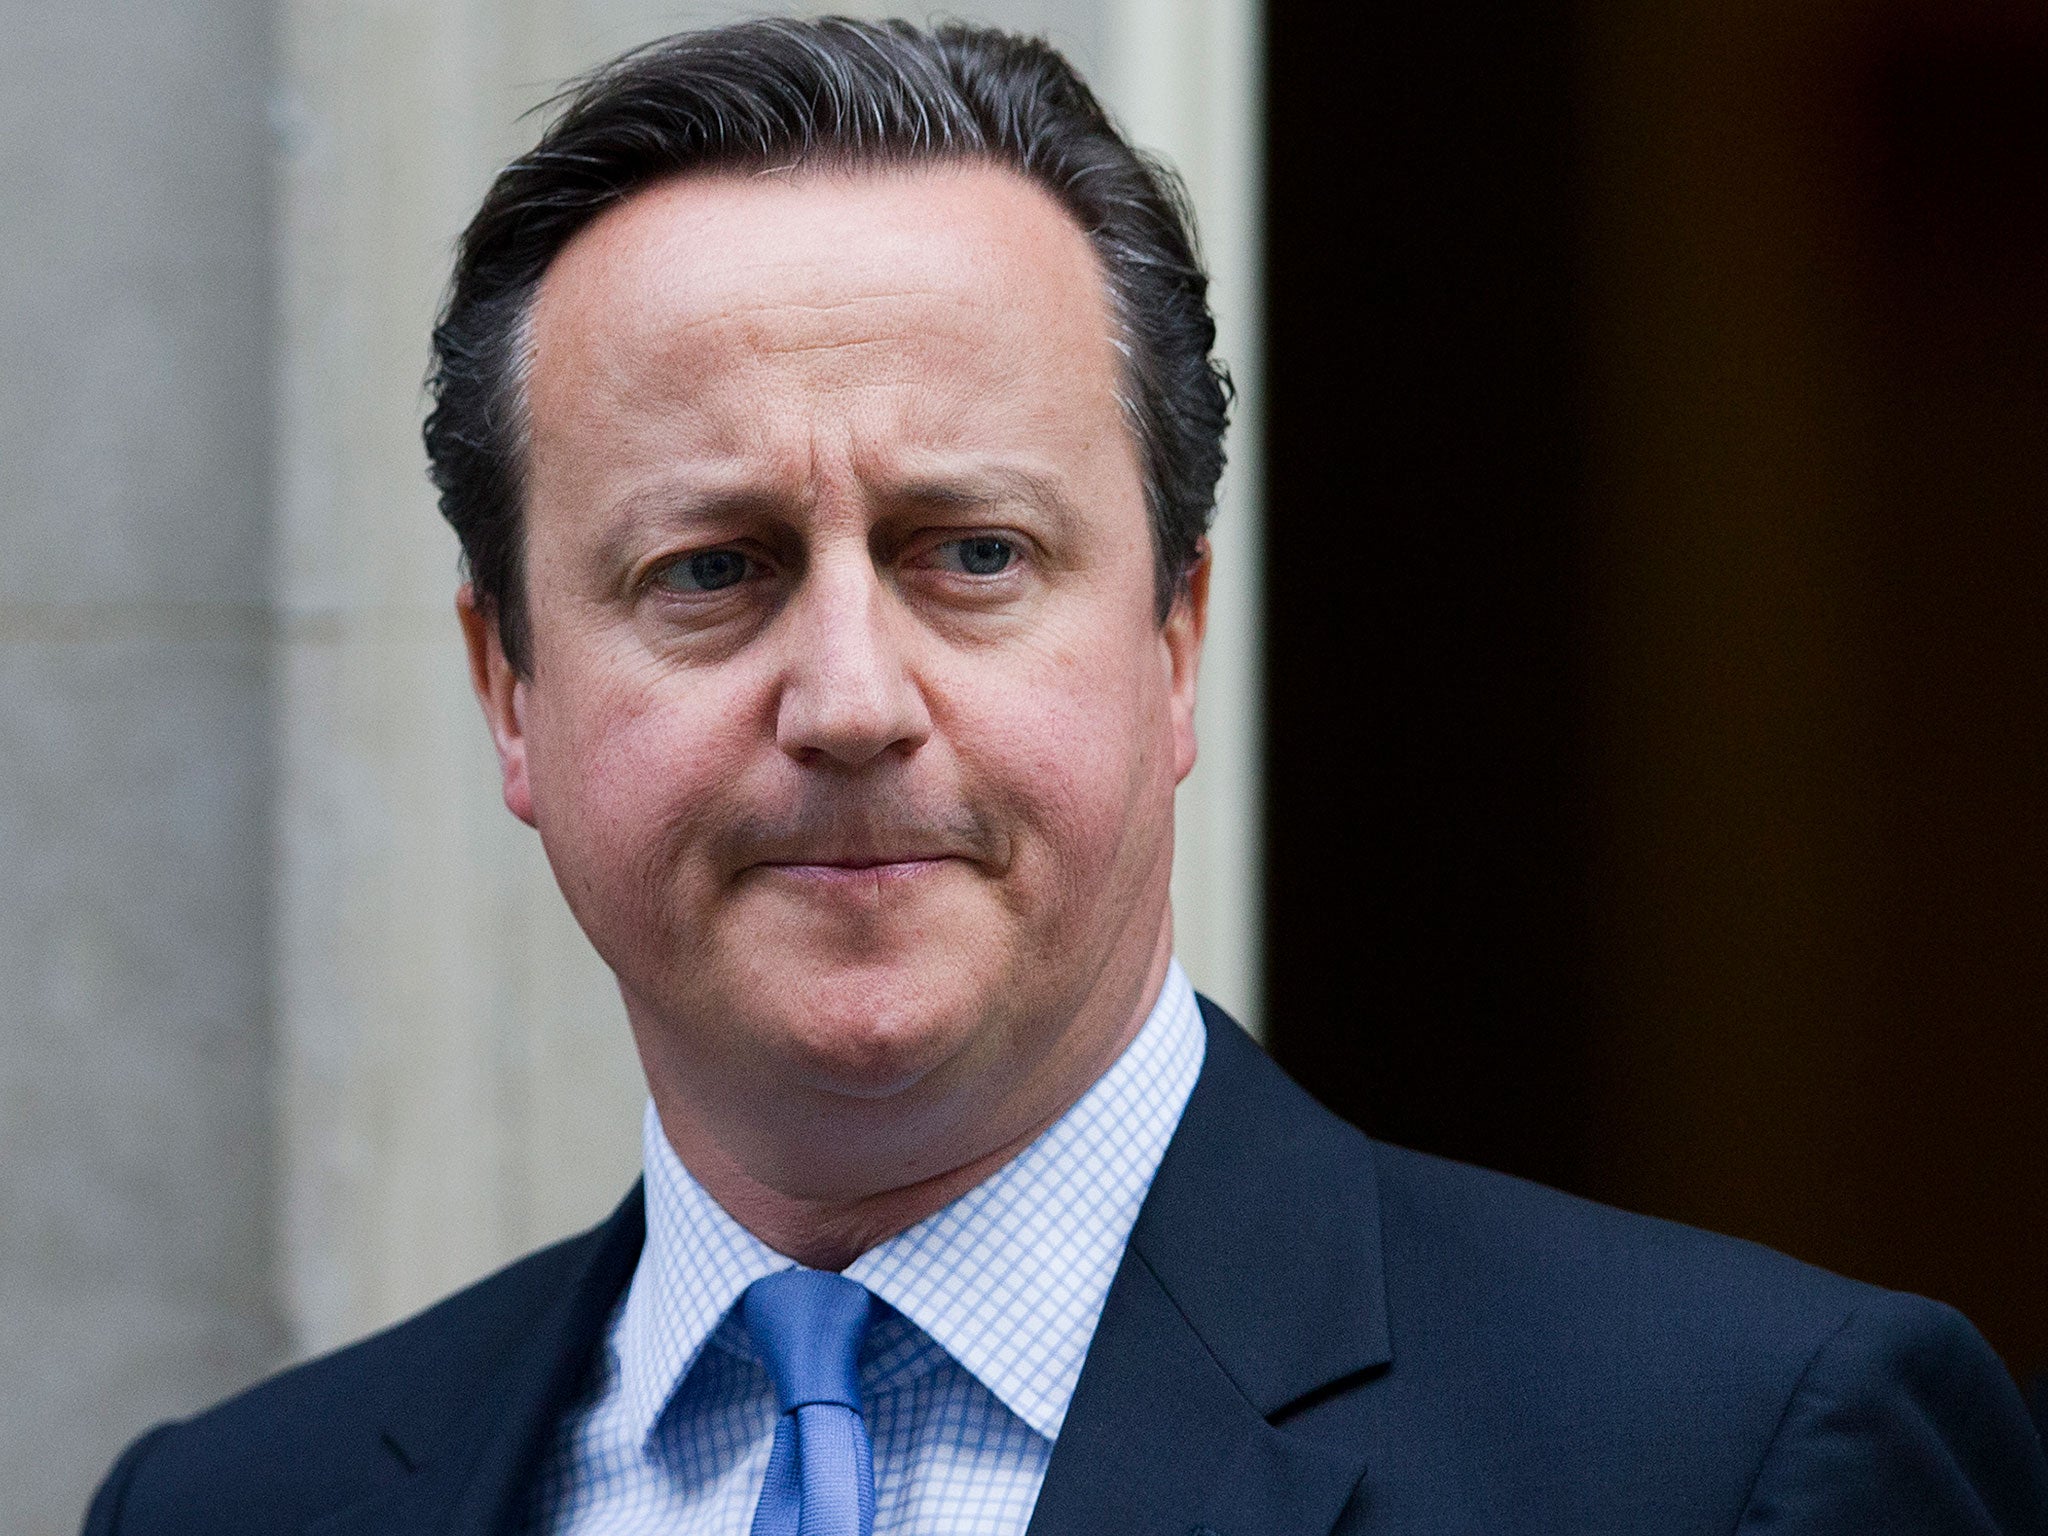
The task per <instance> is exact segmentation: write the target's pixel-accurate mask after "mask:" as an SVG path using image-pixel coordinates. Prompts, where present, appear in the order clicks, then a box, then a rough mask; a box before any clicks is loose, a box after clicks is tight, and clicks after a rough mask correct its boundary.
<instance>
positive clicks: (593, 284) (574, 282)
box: [529, 163, 1118, 436]
mask: <svg viewBox="0 0 2048 1536" xmlns="http://www.w3.org/2000/svg"><path fill="white" fill-rule="evenodd" d="M529 338H530V343H531V346H532V361H531V372H530V375H529V378H530V389H531V396H530V404H531V407H532V411H533V417H534V421H535V426H536V434H537V436H538V435H539V434H540V432H541V431H542V430H544V429H545V428H547V427H549V426H553V427H555V428H558V429H564V430H567V429H573V427H574V426H575V425H577V424H578V423H582V424H585V425H598V424H599V423H598V422H597V421H595V420H594V419H593V413H598V414H601V415H602V416H603V418H604V424H605V425H607V426H614V427H615V426H616V425H617V423H618V418H619V416H620V415H621V413H622V412H623V413H625V414H631V413H632V412H633V411H634V410H636V409H638V410H651V409H657V408H660V407H662V406H670V407H673V406H678V405H684V406H689V407H694V408H698V409H699V411H700V413H702V412H709V413H710V414H711V415H713V416H716V415H718V414H720V412H719V410H718V406H719V404H720V402H721V401H722V402H724V405H725V406H726V409H725V411H724V413H723V414H725V415H727V416H744V415H745V414H746V412H745V411H744V410H743V409H735V407H736V406H737V405H738V404H739V402H747V403H750V404H753V405H758V406H763V407H768V408H770V409H771V410H777V409H779V410H780V411H781V412H783V413H784V414H789V413H790V412H791V411H792V410H793V409H794V408H795V407H796V406H797V404H798V402H797V401H796V400H795V399H794V398H793V397H794V396H798V395H801V396H802V397H803V401H802V403H803V404H804V405H805V406H808V405H809V404H812V403H814V402H815V400H816V399H817V398H818V397H820V396H825V395H842V396H843V395H850V394H860V395H866V396H869V397H875V398H874V401H873V403H874V404H875V406H876V407H877V408H879V407H881V406H885V405H886V404H887V400H886V399H883V398H881V397H883V396H890V395H893V397H894V399H895V405H896V410H897V414H898V416H899V417H900V418H905V419H899V420H898V421H896V422H895V423H894V425H895V427H896V428H898V429H901V428H903V427H906V426H908V425H910V421H909V420H908V417H909V416H916V415H920V414H925V415H929V417H930V418H931V421H933V422H936V421H944V420H947V419H949V418H951V417H952V416H955V415H957V414H959V412H960V411H961V410H963V409H964V410H967V411H968V413H969V414H980V415H982V416H987V415H990V414H992V413H993V414H1001V413H1003V412H1005V411H1007V412H1008V413H1009V414H1011V415H1013V416H1014V415H1017V414H1018V413H1020V412H1021V413H1022V414H1023V415H1024V416H1026V417H1032V416H1037V417H1043V416H1044V415H1045V412H1046V411H1047V410H1048V409H1050V408H1053V407H1054V406H1055V405H1056V403H1057V402H1058V400H1059V398H1060V397H1064V399H1065V403H1066V404H1067V405H1068V406H1078V407H1080V408H1081V409H1082V410H1083V412H1084V414H1087V415H1090V416H1093V415H1097V414H1099V411H1100V409H1101V408H1102V407H1103V406H1105V405H1106V406H1108V407H1109V408H1110V409H1111V410H1112V411H1114V409H1115V407H1114V395H1115V392H1116V388H1117V383H1118V362H1117V358H1118V351H1117V345H1116V336H1115V331H1114V324H1113V321H1112V318H1111V309H1110V305H1109V301H1108V296H1107V289H1106V285H1105V283H1104V281H1103V277H1102V272H1101V267H1100V264H1099V262H1098V260H1097V258H1096V256H1095V253H1094V251H1093V249H1092V247H1091V246H1090V245H1089V243H1088V240H1087V238H1086V236H1085V235H1084V234H1083V233H1082V232H1081V230H1080V228H1079V227H1078V226H1077V225H1076V224H1075V223H1074V221H1073V219H1072V218H1071V217H1070V216H1069V215H1068V214H1067V213H1066V212H1065V210H1064V209H1062V208H1061V207H1060V206H1059V205H1058V204H1057V203H1056V202H1055V201H1054V200H1053V199H1052V198H1051V196H1050V195H1049V194H1047V193H1046V192H1044V191H1043V190H1042V189H1040V188H1038V187H1037V186H1035V185H1033V184H1032V183H1031V182H1029V181H1027V180H1026V179H1024V178H1023V177H1021V176H1019V175H1017V174H1015V173H1013V172H1010V171H1008V170H1005V169H1001V168H998V167H993V166H987V165H981V164H975V163H952V164H940V165H928V166H920V167H916V168H909V169H901V170H897V169H888V170H879V171H878V170H841V169H834V168H826V169H818V170H803V171H798V172H794V173H779V174H748V175H740V174H727V173H720V174H706V175H693V176H687V177H681V178H677V179H675V180H672V181H668V182H664V183H660V184H657V185H655V186H653V187H650V188H648V189H646V190H643V191H641V192H639V193H637V194H636V195H634V196H633V197H631V198H629V199H627V200H626V201H625V202H623V203H621V204H619V205H618V206H617V207H615V208H613V209H611V210H609V211H608V212H607V213H606V214H605V215H603V216H602V217H601V218H599V219H597V220H596V221H594V222H593V223H592V224H591V225H590V226H589V227H588V228H586V229H585V230H583V231H581V232H580V233H579V234H578V235H577V237H576V238H575V239H574V240H572V241H571V242H570V244H569V245H568V247H567V248H565V249H564V250H563V252H562V253H561V254H560V255H559V256H558V257H557V258H556V260H555V262H554V263H553V265H552V266H551V267H550V268H549V269H548V272H547V274H546V276H545V278H544V279H543V281H542V284H541V288H540V291H539V293H538V295H537V297H536V300H535V305H534V313H533V317H532V325H531V328H530V331H529ZM1097 397H1100V398H1097ZM906 413H907V414H906ZM795 414H799V415H801V414H802V411H801V410H795ZM868 414H869V415H873V414H874V411H872V410H870V411H869V412H868ZM736 424H737V423H736V422H734V421H728V422H726V423H725V426H726V427H727V428H731V427H733V426H735V425H736ZM930 424H931V423H930V422H927V423H926V425H930ZM1041 424H1044V423H1041ZM988 425H989V423H988V422H986V421H984V422H982V423H981V426H982V427H983V428H984V429H985V428H986V427H987V426H988Z"/></svg>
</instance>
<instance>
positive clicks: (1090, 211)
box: [425, 17, 1231, 672]
mask: <svg viewBox="0 0 2048 1536" xmlns="http://www.w3.org/2000/svg"><path fill="white" fill-rule="evenodd" d="M555 100H556V102H557V103H560V104H562V111H561V113H560V115H559V116H558V117H557V118H556V119H555V120H554V122H553V123H552V124H551V125H550V126H549V127H548V129H547V131H546V132H545V133H544V134H543V135H542V136H541V139H540V142H539V143H538V144H536V145H535V146H534V148H533V150H532V152H531V153H529V154H526V155H524V156H522V157H520V158H519V159H518V160H515V161H513V162H512V163H511V164H510V165H508V166H506V167H505V169H504V170H503V171H501V172H499V174H498V177H497V179H496V180H495V181H494V182H492V184H491V188H490V191H489V192H488V193H487V194H486V195H485V197H484V201H483V206H482V207H480V208H479V209H478V210H477V214H476V217H475V218H474V219H472V220H471V221H470V224H469V227H468V229H467V230H465V231H464V232H463V235H462V240H461V243H460V246H459V248H458V251H457V255H456V262H455V271H454V276H453V278H452V280H451V282H450V284H449V288H448V294H447V298H446V300H445V302H444V304H443V306H442V309H441V314H440V319H439V322H438V323H437V324H436V325H435V327H434V357H433V366H432V371H431V373H430V375H429V378H428V389H429V392H430V393H431V395H432V397H433V402H434V404H433V409H432V411H431V412H430V413H429V415H428V417H427V421H426V430H425V436H426V444H427V458H428V461H429V464H430V471H429V472H430V474H431V476H432V478H433V482H434V484H435V485H436V486H437V487H438V488H439V490H440V493H441V512H442V515H443V516H445V517H446V518H447V519H448V521H449V523H450V524H451V525H452V526H453V527H454V529H455V532H456V535H457V536H458V537H459V538H460V539H461V541H462V558H463V566H464V570H465V572H466V574H467V576H468V578H469V580H470V581H471V582H472V583H473V584H474V587H475V590H476V593H477V595H478V598H479V601H480V602H481V604H482V605H483V606H484V608H485V610H486V611H487V612H489V613H491V614H492V615H493V616H494V617H495V620H496V623H497V626H498V633H499V635H500V637H501V639H502V640H503V643H504V646H505V653H506V655H507V657H508V658H509V659H510V660H511V662H512V665H513V666H514V667H515V668H517V669H518V670H520V671H521V672H524V671H526V670H527V669H528V665H529V661H530V656H529V650H530V647H529V645H528V634H527V614H526V603H525V577H524V560H523V556H522V543H523V541H522V537H521V526H520V525H521V517H522V505H521V500H522V493H523V486H522V481H523V465H522V460H523V456H524V450H525V438H526V430H525V429H526V416H525V411H526V401H525V382H526V365H527V361H528V357H527V319H528V316H529V314H530V312H531V308H532V303H533V298H534V294H535V292H536V290H537V289H538V287H539V285H540V282H541V278H542V276H543V275H544V274H545V273H546V271H547V269H548V266H549V264H550V263H551V262H553V260H554V259H555V257H556V255H558V254H559V253H560V252H561V250H562V248H563V247H564V246H565V245H567V244H568V243H569V241H570V239H571V238H573V237H574V236H575V235H576V233H577V232H578V231H579V230H581V229H583V228H584V227H585V226H586V225H588V224H590V223H591V222H592V221H593V220H595V219H596V218H597V217H598V216H599V215H600V214H602V213H603V212H604V211H605V210H606V209H608V208H611V207H613V206H615V205H616V204H618V203H620V202H622V201H624V200H625V199H626V198H628V197H630V196H632V195H633V194H634V193H635V192H637V191H639V190H641V189H642V188H645V187H647V186H649V185H651V184H653V183H655V182H658V181H663V180H666V179H668V178H670V177H673V176H677V175H680V174H683V173H686V172H691V171H700V170H701V171H714V172H716V171H748V170H761V169H767V168H771V167H775V168H782V167H789V166H793V165H796V164H800V163H805V162H810V163H816V164H821V165H830V166H839V167H846V166H850V167H855V168H859V167H865V166H873V167H876V168H894V167H900V166H905V165H914V164H919V163H925V162H948V161H953V162H959V161H966V162H977V161H978V162H982V163H986V164H990V165H996V166H1002V167H1006V168H1008V169H1010V170H1013V171H1016V172H1018V173H1019V174H1021V175H1023V176H1025V177H1026V178H1028V179H1029V180H1031V181H1032V182H1034V183H1036V184H1037V185H1038V186H1040V187H1043V188H1044V189H1045V190H1046V191H1048V192H1050V193H1051V194H1052V196H1053V197H1054V198H1055V199H1057V200H1058V202H1059V203H1060V205H1061V206H1062V207H1063V208H1065V209H1066V211H1067V212H1068V213H1069V214H1070V215H1072V217H1073V218H1074V220H1075V222H1076V223H1078V224H1079V225H1080V227H1081V229H1082V230H1083V231H1084V232H1085V233H1086V235H1087V237H1088V240H1089V242H1090V244H1091V245H1092V246H1093V248H1094V250H1095V253H1096V256H1097V257H1098V259H1099V260H1100V261H1101V263H1102V268H1103V273H1104V276H1105V279H1106V282H1107V287H1108V291H1109V296H1110V303H1111V306H1112V309H1113V311H1114V313H1115V318H1116V321H1117V323H1118V326H1119V330H1120V337H1119V342H1120V346H1121V349H1122V351H1123V353H1124V356H1125V368H1124V374H1125V378H1124V388H1123V391H1122V400H1123V404H1124V409H1125V413H1126V415H1127V417H1128V420H1129V424H1130V426H1131V429H1132V431H1133V432H1134V433H1135V434H1136V438H1137V442H1138V445H1139V450H1140V456H1141V459H1142V462H1143V466H1144V474H1145V490H1146V503H1147V509H1148V512H1149V516H1150V521H1151V525H1152V533H1153V549H1154V554H1155V558H1156V576H1157V583H1156V584H1157V589H1158V593H1157V595H1158V606H1159V613H1160V617H1161V619H1162V621H1163V620H1164V618H1165V616H1166V614H1167V613H1168V612H1169V611H1170V610H1171V607H1172V604H1173V601H1174V599H1175V597H1176V596H1177V594H1178V593H1179V592H1180V591H1181V590H1182V588H1183V587H1184V585H1185V583H1186V580H1187V577H1188V573H1189V572H1190V571H1191V570H1192V569H1193V567H1194V564H1195V562H1196V560H1197V558H1198V557H1199V553H1200V549H1201V540H1202V536H1203V534H1204V533H1205V531H1206V530H1207V528H1208V524H1209V519H1210V516H1211V514H1212V513H1213V511H1214V508H1215V500H1216V481H1217V478H1218V477H1219V476H1220V475H1221V474H1222V471H1223V432H1224V427H1225V425H1226V422H1227V418H1228V415H1229V407H1230V399H1231V389H1230V379H1229V375H1228V373H1227V371H1226V370H1225V369H1224V368H1223V367H1222V365H1221V364H1219V363H1217V362H1215V361H1214V360H1212V359H1211V357H1210V351H1211V349H1212V348H1213V347H1214V345H1215V340H1216V326H1215V322H1214V320H1213V319H1212V318H1211V316H1210V314H1209V305H1208V287H1209V283H1208V277H1207V275H1206V274H1205V273H1204V272H1203V270H1202V264H1201V260H1200V257H1199V255H1198V253H1197V248H1196V243H1195V233H1194V223H1193V219H1192V217H1191V214H1190V211H1189V207H1188V201H1187V195H1186V192H1185V190H1184V189H1183V188H1182V186H1181V184H1180V181H1179V179H1178V178H1177V177H1176V176H1175V175H1174V174H1173V172H1172V171H1171V170H1170V169H1168V168H1167V167H1166V166H1164V165H1163V164H1161V163H1159V162H1158V161H1156V160H1153V159H1150V158H1148V157H1147V156H1145V155H1144V154H1142V153H1141V152H1139V151H1138V150H1136V149H1134V148H1132V146H1131V145H1130V144H1128V143H1127V142H1125V140H1124V138H1123V136H1122V135H1121V134H1120V133H1119V132H1118V131H1117V128H1116V126H1115V125H1114V124H1113V123H1112V122H1111V120H1110V118H1109V115H1108V114H1107V113H1106V112H1105V111H1104V110H1103V108H1102V106H1101V105H1100V104H1099V103H1098V102H1097V101H1096V99H1095V97H1094V95H1093V93H1092V92H1090V91H1089V89H1088V87H1087V86H1086V85H1085V84H1084V83H1083V82H1082V80H1081V78H1080V76H1079V75H1077V74H1076V73H1075V72H1074V69H1073V66H1071V65H1070V64H1068V63H1067V61H1066V60H1065V59H1064V58H1062V57H1061V56H1060V55H1059V54H1058V53H1057V52H1056V51H1055V50H1054V49H1053V48H1052V47H1051V46H1050V45H1048V44H1047V43H1045V42H1042V41H1040V40H1038V39H1035V38H1025V37H1018V36H1014V35H1012V34H1009V33H1005V32H1000V31H996V30H993V29H990V28H985V27H975V26H967V25H960V24H949V25H945V26H940V27H937V28H934V29H931V30H925V29H921V28H918V27H915V26H912V25H911V24H910V23H908V22H902V21H886V22H868V21H855V20H850V19H847V18H844V17H827V18H823V19H818V20H788V19H783V20H761V21H750V22H742V23H739V24H736V25H733V26H728V27H720V28H717V29H715V30H711V31H704V32H686V33H681V34H679V35H677V36H675V37H670V38H665V39H663V40H661V41H659V42H655V43H650V44H648V45H647V46H646V47H644V48H639V49H635V50H634V51H633V52H631V53H628V54H625V55H623V56H622V57H620V58H618V59H615V60H614V61H613V62H611V63H609V64H606V65H604V66H603V67H602V68H600V69H597V70H595V71H594V72H592V73H591V74H589V75H587V76H584V77H583V78H582V79H581V80H579V81H578V82H576V83H575V84H573V85H572V86H571V87H570V88H569V89H568V90H566V91H564V92H563V93H562V95H561V96H559V97H557V98H556V99H555Z"/></svg>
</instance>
